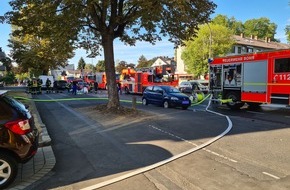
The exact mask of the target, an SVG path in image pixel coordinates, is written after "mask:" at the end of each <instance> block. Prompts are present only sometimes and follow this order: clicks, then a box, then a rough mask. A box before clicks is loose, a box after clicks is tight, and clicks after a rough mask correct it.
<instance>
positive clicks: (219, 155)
mask: <svg viewBox="0 0 290 190" xmlns="http://www.w3.org/2000/svg"><path fill="white" fill-rule="evenodd" d="M203 150H205V151H206V152H208V153H211V154H213V155H216V156H218V157H221V158H223V159H226V160H228V161H231V162H234V163H237V162H238V161H236V160H234V159H231V158H229V157H227V156H224V155H221V154H219V153H216V152H214V151H211V150H208V149H206V148H203Z"/></svg>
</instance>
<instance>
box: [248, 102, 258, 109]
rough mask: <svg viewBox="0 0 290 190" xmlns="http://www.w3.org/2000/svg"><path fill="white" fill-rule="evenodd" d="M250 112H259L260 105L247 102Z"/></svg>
mask: <svg viewBox="0 0 290 190" xmlns="http://www.w3.org/2000/svg"><path fill="white" fill-rule="evenodd" d="M247 104H248V105H249V109H250V110H259V109H260V105H261V103H254V102H247Z"/></svg>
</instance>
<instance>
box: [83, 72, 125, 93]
mask: <svg viewBox="0 0 290 190" xmlns="http://www.w3.org/2000/svg"><path fill="white" fill-rule="evenodd" d="M119 78H120V74H117V73H116V83H118V82H119V80H120V79H119ZM84 81H85V82H87V83H88V84H93V83H94V82H97V83H98V88H99V89H105V90H107V77H106V73H105V72H97V73H95V74H93V75H86V76H85V77H84Z"/></svg>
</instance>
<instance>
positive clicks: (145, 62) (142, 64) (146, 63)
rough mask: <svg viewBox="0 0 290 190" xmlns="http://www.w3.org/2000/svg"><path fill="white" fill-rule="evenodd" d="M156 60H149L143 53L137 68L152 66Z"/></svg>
mask: <svg viewBox="0 0 290 190" xmlns="http://www.w3.org/2000/svg"><path fill="white" fill-rule="evenodd" d="M153 63H154V62H153V61H152V60H147V59H146V57H145V56H144V55H141V56H140V57H139V60H138V65H137V66H136V68H144V67H151V65H152V64H153Z"/></svg>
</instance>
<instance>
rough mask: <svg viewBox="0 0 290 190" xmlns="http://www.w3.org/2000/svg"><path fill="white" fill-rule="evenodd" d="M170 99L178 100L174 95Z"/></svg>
mask: <svg viewBox="0 0 290 190" xmlns="http://www.w3.org/2000/svg"><path fill="white" fill-rule="evenodd" d="M170 99H171V100H178V98H176V97H171V98H170Z"/></svg>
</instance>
